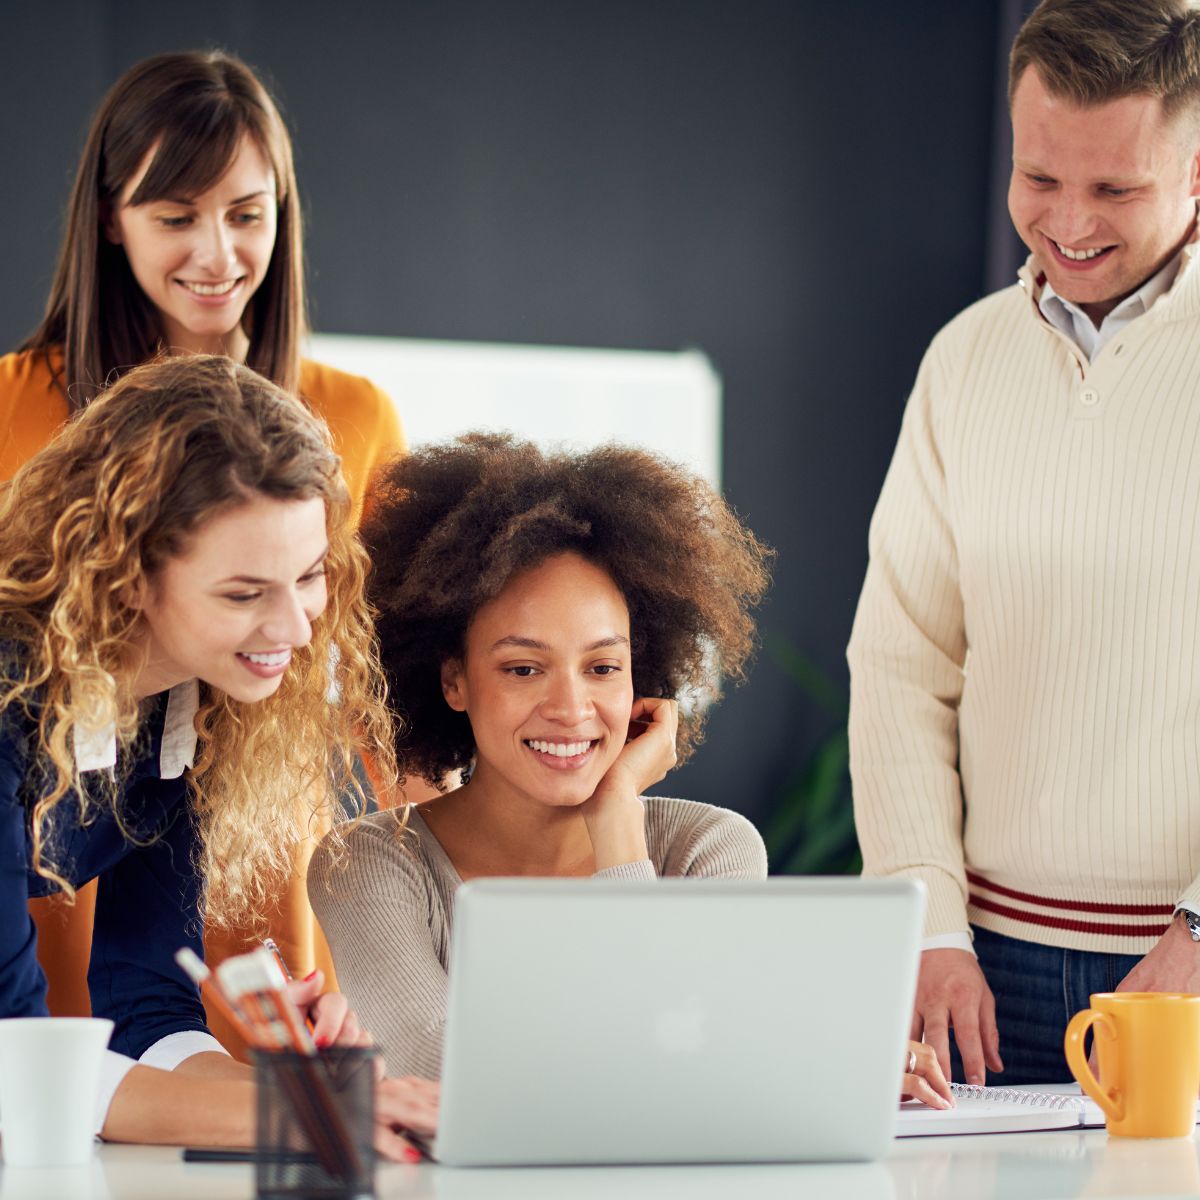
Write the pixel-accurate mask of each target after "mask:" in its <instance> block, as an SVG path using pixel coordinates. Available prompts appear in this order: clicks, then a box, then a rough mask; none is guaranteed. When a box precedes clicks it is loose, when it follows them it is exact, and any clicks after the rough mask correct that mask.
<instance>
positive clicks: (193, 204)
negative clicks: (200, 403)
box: [106, 137, 276, 359]
mask: <svg viewBox="0 0 1200 1200" xmlns="http://www.w3.org/2000/svg"><path fill="white" fill-rule="evenodd" d="M156 151H157V146H155V147H154V148H152V149H151V150H150V152H149V153H148V154H147V155H146V157H145V159H144V160H143V161H142V163H141V165H140V166H139V167H138V169H137V170H136V171H135V172H134V173H133V176H132V178H131V179H130V180H129V182H128V183H126V185H125V187H124V188H123V189H122V190H121V196H120V199H119V201H118V204H117V208H116V211H115V212H114V213H113V215H112V217H111V218H110V220H109V221H108V224H107V226H106V233H107V236H108V238H109V240H110V241H112V242H115V243H118V244H119V245H121V246H123V247H124V248H125V256H126V257H127V258H128V260H129V267H130V270H131V271H132V272H133V276H134V278H135V279H136V280H137V282H138V286H139V287H140V288H141V289H142V291H143V292H145V294H146V296H147V298H148V299H149V300H150V301H151V303H153V304H154V306H155V308H157V309H158V312H159V315H160V317H161V319H162V323H163V333H164V335H165V337H166V340H167V346H168V349H178V350H190V351H195V352H197V353H201V354H229V355H230V356H231V357H234V358H239V359H242V358H244V357H245V348H246V344H247V342H248V339H247V338H246V335H245V333H244V332H243V330H242V327H241V322H242V315H243V314H244V313H245V311H246V305H247V304H248V303H249V302H250V297H251V296H253V295H254V293H255V292H256V291H257V290H258V287H259V285H260V284H261V283H262V281H263V278H264V277H265V276H266V273H267V269H268V267H270V265H271V253H272V251H273V250H274V248H275V226H276V210H275V173H274V171H273V170H272V169H271V165H270V163H269V161H268V160H267V158H266V157H265V155H264V154H263V152H262V150H261V149H260V148H259V146H258V145H257V143H256V142H255V141H254V140H253V139H252V138H250V137H244V138H242V141H241V144H240V145H239V147H238V151H237V153H236V154H235V155H234V156H233V160H232V161H231V162H230V164H229V167H228V169H227V170H226V172H225V174H224V175H222V176H221V178H220V179H218V180H217V182H216V183H215V184H213V186H212V187H211V188H209V189H208V191H206V192H204V193H202V194H201V195H199V196H190V197H189V196H172V197H165V198H162V199H157V200H147V201H146V203H144V204H138V205H136V206H132V205H130V204H129V202H128V201H129V198H130V197H131V196H133V195H135V194H136V192H137V189H138V187H139V185H140V184H141V182H142V179H143V177H144V176H145V174H146V171H147V170H148V168H149V166H150V164H151V162H152V161H153V159H154V155H155V153H156Z"/></svg>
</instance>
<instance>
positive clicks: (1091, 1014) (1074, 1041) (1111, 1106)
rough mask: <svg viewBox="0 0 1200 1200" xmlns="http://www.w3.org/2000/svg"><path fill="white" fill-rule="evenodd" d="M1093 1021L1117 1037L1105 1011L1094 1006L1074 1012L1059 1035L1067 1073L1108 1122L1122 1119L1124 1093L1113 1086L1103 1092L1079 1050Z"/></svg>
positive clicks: (1113, 1036) (1123, 1115) (1123, 1117)
mask: <svg viewBox="0 0 1200 1200" xmlns="http://www.w3.org/2000/svg"><path fill="white" fill-rule="evenodd" d="M1093 1024H1094V1025H1096V1026H1098V1027H1099V1029H1102V1030H1104V1032H1105V1033H1106V1034H1107V1035H1108V1036H1109V1037H1110V1038H1115V1037H1116V1036H1117V1030H1116V1027H1115V1026H1114V1025H1113V1023H1112V1021H1111V1019H1110V1018H1109V1016H1108V1014H1107V1013H1102V1012H1099V1011H1097V1010H1096V1009H1094V1008H1085V1009H1084V1010H1083V1011H1082V1012H1077V1013H1076V1014H1075V1015H1074V1016H1073V1017H1072V1018H1071V1023H1070V1024H1069V1025H1068V1026H1067V1032H1066V1036H1065V1037H1064V1038H1063V1049H1064V1050H1065V1051H1066V1052H1067V1066H1069V1067H1070V1068H1071V1074H1072V1075H1074V1076H1075V1079H1076V1081H1077V1082H1078V1084H1079V1086H1080V1087H1081V1088H1083V1090H1084V1091H1085V1092H1086V1093H1087V1094H1088V1095H1089V1096H1090V1097H1091V1098H1092V1099H1093V1100H1095V1102H1096V1103H1097V1104H1098V1105H1100V1107H1101V1108H1102V1109H1103V1110H1104V1115H1105V1116H1106V1117H1108V1119H1109V1120H1110V1121H1123V1120H1124V1119H1125V1094H1124V1093H1123V1092H1119V1091H1117V1090H1116V1089H1115V1088H1114V1089H1113V1090H1112V1091H1105V1090H1104V1087H1103V1086H1102V1084H1101V1083H1100V1080H1098V1079H1097V1078H1096V1076H1095V1075H1093V1074H1092V1068H1091V1067H1089V1066H1088V1060H1087V1055H1086V1054H1084V1052H1083V1039H1084V1035H1085V1034H1086V1033H1087V1031H1088V1028H1089V1027H1090V1026H1091V1025H1093ZM1097 1036H1099V1033H1097Z"/></svg>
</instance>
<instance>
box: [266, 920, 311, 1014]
mask: <svg viewBox="0 0 1200 1200" xmlns="http://www.w3.org/2000/svg"><path fill="white" fill-rule="evenodd" d="M262 944H263V947H264V948H265V949H267V950H270V952H271V955H272V957H273V958H274V959H275V961H276V962H277V963H278V964H279V969H280V970H281V971H282V972H283V977H284V979H286V980H287V981H288V982H289V983H291V981H292V980H293V979H294V978H295V976H293V975H292V972H291V971H290V970H289V969H288V965H287V960H286V959H285V958H284V957H283V951H282V950H280V949H279V946H278V945H277V944H276V942H275V939H274V938H269V937H265V938H263V940H262ZM304 1023H305V1025H307V1026H308V1032H309V1033H312V1031H313V1030H314V1029H315V1028H316V1022H314V1021H313V1019H312V1017H310V1016H309V1015H308V1013H307V1012H306V1013H305V1014H304Z"/></svg>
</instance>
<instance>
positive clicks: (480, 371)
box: [309, 333, 721, 488]
mask: <svg viewBox="0 0 1200 1200" xmlns="http://www.w3.org/2000/svg"><path fill="white" fill-rule="evenodd" d="M309 354H310V356H311V357H312V358H315V359H317V360H319V361H320V362H325V363H329V364H330V365H331V366H334V367H338V368H340V369H341V370H343V371H350V372H352V373H354V374H355V375H365V376H366V377H367V378H368V379H370V380H371V381H372V382H373V383H375V384H377V385H378V386H379V387H381V388H383V389H384V391H386V392H387V393H388V395H389V396H391V398H392V400H393V401H394V402H395V404H396V406H397V409H398V410H399V412H400V417H401V420H402V421H403V422H404V428H405V432H406V433H407V435H408V440H409V443H410V444H411V445H413V446H419V445H423V444H426V443H430V442H442V441H447V440H448V439H450V438H453V437H455V436H456V435H458V434H460V433H465V432H467V431H468V430H472V429H486V430H491V431H502V430H503V431H507V432H511V433H514V434H516V435H517V436H519V437H522V438H527V439H528V440H530V441H533V442H536V443H537V444H538V445H539V446H542V447H544V448H557V447H562V446H565V447H567V448H570V449H576V450H583V449H588V448H590V447H592V446H597V445H600V444H602V443H604V442H612V441H616V442H623V443H626V444H630V445H636V446H643V447H645V448H646V449H649V450H653V451H655V452H656V453H658V454H661V455H663V456H664V457H666V458H669V459H671V460H673V461H675V462H679V463H684V464H686V465H687V466H689V467H691V468H692V470H694V471H696V472H697V473H698V474H700V475H702V476H704V478H706V479H708V480H709V482H711V483H712V484H713V485H714V486H715V487H717V488H719V487H720V486H721V380H720V377H719V376H718V375H717V373H716V371H714V370H713V367H712V364H711V363H710V362H709V360H708V358H707V356H706V355H704V354H703V353H701V352H700V351H699V350H683V351H680V352H679V353H674V354H671V353H658V352H654V351H646V350H592V349H571V348H563V347H558V346H513V345H499V344H490V343H485V342H442V341H420V340H417V339H414V338H381V337H358V336H351V335H347V334H329V333H322V334H314V335H313V337H312V340H311V343H310V349H309Z"/></svg>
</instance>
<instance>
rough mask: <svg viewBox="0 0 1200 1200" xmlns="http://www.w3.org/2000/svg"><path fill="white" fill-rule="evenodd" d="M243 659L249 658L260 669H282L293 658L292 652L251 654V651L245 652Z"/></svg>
mask: <svg viewBox="0 0 1200 1200" xmlns="http://www.w3.org/2000/svg"><path fill="white" fill-rule="evenodd" d="M241 657H242V658H248V659H249V660H250V661H251V662H252V663H258V665H259V666H260V667H282V666H283V665H284V663H286V662H287V661H288V660H289V659H290V658H291V657H292V652H291V650H272V651H271V652H270V653H269V654H251V653H250V652H249V651H244V652H243V653H242V655H241Z"/></svg>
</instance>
